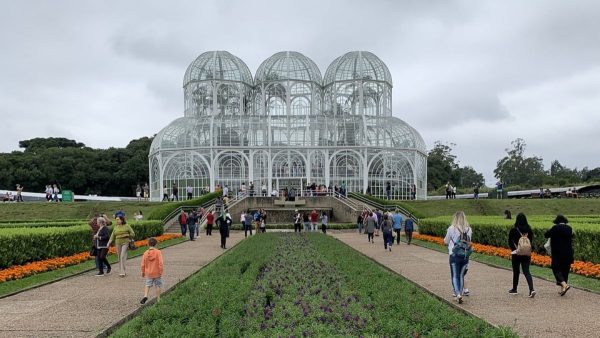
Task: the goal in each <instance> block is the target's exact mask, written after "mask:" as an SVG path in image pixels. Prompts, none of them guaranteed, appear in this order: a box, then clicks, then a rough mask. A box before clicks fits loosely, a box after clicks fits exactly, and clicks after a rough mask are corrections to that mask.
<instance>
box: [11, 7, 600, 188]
mask: <svg viewBox="0 0 600 338" xmlns="http://www.w3.org/2000/svg"><path fill="white" fill-rule="evenodd" d="M2 7H3V8H2V9H3V10H2V12H3V14H4V13H6V15H4V16H3V20H1V21H0V43H1V44H2V46H3V53H2V54H1V55H0V61H1V62H0V74H2V76H1V77H0V125H1V126H2V127H3V129H4V132H3V141H2V142H1V143H0V151H11V150H14V149H16V148H17V144H18V141H19V140H22V139H27V138H32V137H43V136H65V137H70V138H74V139H77V140H78V141H81V142H84V143H86V144H88V145H90V146H92V147H109V146H124V145H126V144H127V142H128V141H129V140H131V139H132V138H137V137H142V136H150V135H153V134H154V133H156V132H158V131H159V130H160V129H161V128H163V127H164V126H166V125H167V124H168V123H169V122H170V121H172V120H173V119H175V118H177V117H179V116H182V112H183V93H182V88H181V85H182V83H181V80H182V77H183V74H184V72H185V69H186V67H187V65H188V64H189V63H190V62H191V61H192V60H194V58H195V57H196V56H197V55H199V54H201V53H202V52H204V51H208V50H228V51H230V52H232V53H233V54H235V55H237V56H238V57H240V58H242V59H243V60H244V61H245V62H246V63H247V64H248V66H249V67H250V69H251V70H252V71H253V72H254V71H256V69H257V68H258V66H259V65H260V63H261V62H262V61H263V60H265V59H266V58H268V57H269V56H270V55H272V54H273V53H275V52H278V51H281V50H297V51H299V52H302V53H304V54H305V55H307V56H308V57H310V58H312V59H313V60H315V62H316V63H317V64H318V65H319V67H320V68H321V72H322V73H323V74H324V73H325V71H326V68H327V66H328V65H329V63H330V62H331V61H332V60H333V59H335V58H336V57H337V56H339V55H341V54H343V53H345V52H347V51H350V50H369V51H372V52H374V53H375V54H376V55H378V56H379V57H380V58H381V59H382V60H383V61H384V62H386V64H387V65H388V67H389V68H390V71H391V73H392V76H393V78H394V93H393V95H394V114H395V115H396V116H398V117H401V118H402V119H404V120H405V121H407V122H408V123H410V124H412V125H413V126H414V127H415V128H416V129H417V130H419V131H420V132H421V134H422V135H423V137H424V138H425V140H426V141H427V143H428V145H429V146H432V145H433V142H434V141H436V140H447V141H450V142H454V143H456V144H457V146H456V153H457V155H458V158H459V160H460V161H461V163H462V164H464V165H472V166H473V167H474V168H475V169H476V170H479V171H482V172H483V173H484V175H485V176H486V178H487V181H488V182H492V181H493V177H492V176H493V175H492V170H493V168H494V166H495V163H496V161H497V160H498V159H499V158H500V157H502V156H504V149H505V148H507V147H509V146H510V141H511V140H513V139H514V138H516V137H523V138H525V139H526V141H527V143H528V145H529V148H530V149H531V151H532V152H534V153H535V154H536V155H539V156H542V157H544V159H547V160H548V163H549V161H550V160H552V159H559V160H560V161H561V162H562V163H564V164H566V165H568V166H571V167H579V168H581V167H583V166H589V167H596V166H599V165H600V163H598V160H597V158H599V155H600V153H599V152H600V151H596V150H595V149H592V148H590V147H587V148H583V147H581V146H580V142H581V141H582V140H584V141H585V143H586V144H595V143H597V142H598V141H599V140H600V139H599V138H598V136H597V133H596V132H595V131H594V130H593V125H594V124H592V122H594V123H596V124H595V125H597V122H600V121H598V120H597V118H596V117H595V116H600V114H599V112H598V107H599V106H600V105H599V104H598V103H599V102H598V99H597V97H599V96H600V95H599V92H598V88H599V84H600V72H599V71H598V69H600V61H599V60H600V44H598V43H597V41H598V38H597V32H599V31H600V20H597V17H598V13H599V12H600V3H597V2H591V1H570V2H568V3H565V2H564V1H559V0H555V1H542V0H538V1H526V2H523V1H501V2H498V1H491V0H490V1H476V2H474V1H461V0H457V1H416V0H413V1H383V0H382V1H370V2H368V1H358V0H351V1H342V0H334V1H323V2H320V1H316V0H310V1H303V2H294V1H268V0H260V1H241V0H240V1H233V0H226V1H217V0H213V1H202V2H197V1H178V2H175V3H169V4H166V3H164V2H162V1H143V2H142V1H132V2H119V1H108V2H75V3H73V2H67V1H58V2H52V3H49V2H45V1H28V2H8V3H5V4H3V6H2ZM115 125H118V126H120V127H121V128H120V131H117V128H114V126H115ZM570 126H573V127H570ZM572 128H576V130H577V135H578V137H576V138H561V137H560V136H559V135H561V133H562V132H563V131H565V130H570V129H572ZM98 130H101V131H102V132H101V133H100V132H97V131H98ZM549 135H552V136H549ZM554 135H556V137H554ZM557 140H560V141H557ZM579 149H586V150H582V151H580V150H579ZM586 154H587V156H586Z"/></svg>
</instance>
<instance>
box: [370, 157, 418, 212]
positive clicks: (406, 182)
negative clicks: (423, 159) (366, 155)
mask: <svg viewBox="0 0 600 338" xmlns="http://www.w3.org/2000/svg"><path fill="white" fill-rule="evenodd" d="M413 182H414V178H413V171H412V166H411V164H410V162H409V161H408V160H407V159H406V158H405V157H404V156H402V155H400V154H394V153H382V154H379V155H377V156H376V157H375V159H374V160H373V162H372V163H371V166H370V167H369V190H370V193H371V195H373V196H375V197H379V198H387V191H386V186H387V185H388V183H389V185H390V198H391V199H396V200H398V199H400V200H405V199H410V198H411V195H410V187H411V185H412V184H413Z"/></svg>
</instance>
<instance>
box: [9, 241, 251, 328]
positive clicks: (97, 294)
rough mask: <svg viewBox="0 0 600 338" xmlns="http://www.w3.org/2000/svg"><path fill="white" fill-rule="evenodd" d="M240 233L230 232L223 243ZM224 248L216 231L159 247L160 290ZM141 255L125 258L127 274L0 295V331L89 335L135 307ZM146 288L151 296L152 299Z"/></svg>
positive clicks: (90, 277)
mask: <svg viewBox="0 0 600 338" xmlns="http://www.w3.org/2000/svg"><path fill="white" fill-rule="evenodd" d="M241 239H243V234H242V233H240V232H232V233H231V236H230V238H229V239H228V248H230V247H232V246H234V245H235V244H237V243H238V242H239V241H240V240H241ZM223 252H225V251H223V250H222V249H221V248H220V236H219V233H218V231H217V233H216V234H214V233H213V236H211V237H207V236H205V235H204V234H200V237H199V238H198V239H197V240H196V241H194V242H191V241H187V242H183V243H181V244H177V245H174V246H171V247H168V248H165V249H162V253H163V261H164V274H163V276H164V277H163V283H164V286H163V292H164V291H166V290H167V289H170V288H172V287H173V286H175V285H176V284H177V283H179V282H180V281H181V280H183V279H185V278H186V277H188V276H190V275H191V274H193V273H194V272H196V271H198V270H199V269H200V268H202V267H203V266H205V265H206V264H208V263H210V262H211V261H212V260H214V259H215V258H216V257H218V256H219V255H221V254H222V253H223ZM140 262H141V256H139V257H136V258H132V259H130V260H128V261H127V271H128V275H127V277H125V278H119V276H118V265H115V266H113V269H114V271H113V273H112V274H111V275H108V276H104V277H95V276H94V274H95V273H96V271H93V272H87V273H85V274H82V275H78V276H74V277H71V278H67V279H64V280H61V281H57V282H55V283H52V284H48V285H45V286H41V287H39V288H35V289H32V290H29V291H25V292H22V293H19V294H16V295H14V296H11V297H7V298H3V299H0V314H2V315H1V316H0V337H94V336H97V335H98V334H100V333H102V332H103V331H104V330H106V329H107V328H109V327H111V326H112V325H114V324H116V323H118V322H119V321H121V320H123V318H126V317H127V316H129V315H131V314H132V313H134V312H135V311H137V310H138V309H139V308H140V307H141V306H142V305H140V299H141V298H142V296H143V295H144V294H143V287H144V286H143V279H142V278H141V277H140ZM153 291H154V290H150V300H149V301H151V300H152V299H154V292H153Z"/></svg>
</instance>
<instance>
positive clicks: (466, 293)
mask: <svg viewBox="0 0 600 338" xmlns="http://www.w3.org/2000/svg"><path fill="white" fill-rule="evenodd" d="M470 293H471V292H470V291H469V289H464V290H463V295H465V296H468V295H469V294H470Z"/></svg>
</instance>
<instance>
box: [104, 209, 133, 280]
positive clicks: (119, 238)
mask: <svg viewBox="0 0 600 338" xmlns="http://www.w3.org/2000/svg"><path fill="white" fill-rule="evenodd" d="M133 236H135V233H134V232H133V229H132V228H131V227H130V226H129V224H127V222H126V221H125V217H123V216H118V217H117V225H115V228H114V229H113V231H112V234H111V235H110V240H109V241H108V245H107V246H108V247H110V244H111V243H113V242H114V243H115V246H116V247H117V255H118V256H119V277H125V275H126V271H125V263H126V262H127V250H128V249H129V241H130V240H133V238H134V237H133Z"/></svg>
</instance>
